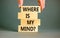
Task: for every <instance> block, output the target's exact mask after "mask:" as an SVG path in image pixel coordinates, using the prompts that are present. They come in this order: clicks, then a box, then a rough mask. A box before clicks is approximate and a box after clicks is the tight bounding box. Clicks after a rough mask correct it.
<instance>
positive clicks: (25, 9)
mask: <svg viewBox="0 0 60 38" xmlns="http://www.w3.org/2000/svg"><path fill="white" fill-rule="evenodd" d="M21 12H37V13H41V9H40V6H21Z"/></svg>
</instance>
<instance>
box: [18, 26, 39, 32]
mask: <svg viewBox="0 0 60 38" xmlns="http://www.w3.org/2000/svg"><path fill="white" fill-rule="evenodd" d="M18 32H38V26H27V25H25V26H23V25H19V26H18Z"/></svg>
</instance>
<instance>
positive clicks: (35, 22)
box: [21, 19, 41, 26]
mask: <svg viewBox="0 0 60 38" xmlns="http://www.w3.org/2000/svg"><path fill="white" fill-rule="evenodd" d="M40 24H41V21H40V19H33V20H32V19H21V25H28V26H30V25H35V26H36V25H37V26H40Z"/></svg>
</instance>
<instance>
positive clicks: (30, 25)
mask: <svg viewBox="0 0 60 38" xmlns="http://www.w3.org/2000/svg"><path fill="white" fill-rule="evenodd" d="M38 13H41V11H40V6H21V12H18V19H19V20H21V23H20V24H21V25H19V26H18V32H38V26H40V24H41V20H40V19H38Z"/></svg>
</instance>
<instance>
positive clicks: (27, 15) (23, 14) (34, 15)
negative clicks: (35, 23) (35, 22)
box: [18, 12, 38, 19]
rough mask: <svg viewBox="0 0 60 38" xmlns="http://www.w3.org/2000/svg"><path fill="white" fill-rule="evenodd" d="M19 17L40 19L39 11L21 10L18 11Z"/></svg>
mask: <svg viewBox="0 0 60 38" xmlns="http://www.w3.org/2000/svg"><path fill="white" fill-rule="evenodd" d="M18 19H38V13H33V12H21V13H18Z"/></svg>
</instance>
